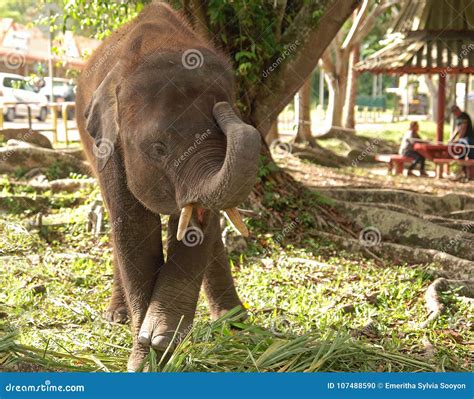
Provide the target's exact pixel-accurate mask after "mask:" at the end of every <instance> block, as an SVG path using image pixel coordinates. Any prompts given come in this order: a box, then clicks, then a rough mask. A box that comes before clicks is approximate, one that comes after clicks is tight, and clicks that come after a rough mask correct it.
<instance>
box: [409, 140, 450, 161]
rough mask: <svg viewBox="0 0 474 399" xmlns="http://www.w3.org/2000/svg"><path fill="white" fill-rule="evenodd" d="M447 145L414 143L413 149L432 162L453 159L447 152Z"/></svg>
mask: <svg viewBox="0 0 474 399" xmlns="http://www.w3.org/2000/svg"><path fill="white" fill-rule="evenodd" d="M448 148H449V147H448V145H447V144H439V143H438V144H434V143H415V144H414V145H413V149H414V150H415V151H416V152H418V153H419V154H421V155H422V156H423V157H424V158H426V159H429V160H430V161H433V160H434V159H449V158H451V159H453V157H451V156H450V154H449V151H448Z"/></svg>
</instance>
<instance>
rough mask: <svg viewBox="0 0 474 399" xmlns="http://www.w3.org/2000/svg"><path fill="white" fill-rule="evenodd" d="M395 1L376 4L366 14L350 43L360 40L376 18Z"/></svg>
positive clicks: (375, 21) (372, 25)
mask: <svg viewBox="0 0 474 399" xmlns="http://www.w3.org/2000/svg"><path fill="white" fill-rule="evenodd" d="M397 3H398V2H397V1H387V2H386V3H380V4H378V5H376V6H375V7H374V9H373V10H372V12H371V13H370V14H369V15H368V16H367V18H366V19H365V21H364V23H363V24H362V25H361V26H360V28H359V29H358V30H357V31H356V32H355V35H354V37H353V38H352V43H358V42H360V41H362V40H363V39H364V38H365V37H366V36H367V35H368V34H369V33H370V31H371V30H372V29H373V28H374V26H375V24H376V23H377V18H378V17H379V16H380V15H382V14H383V13H384V12H385V11H387V10H388V9H389V8H391V7H393V6H394V5H395V4H397ZM352 43H351V44H352Z"/></svg>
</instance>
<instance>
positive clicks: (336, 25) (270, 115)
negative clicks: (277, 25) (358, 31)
mask: <svg viewBox="0 0 474 399" xmlns="http://www.w3.org/2000/svg"><path fill="white" fill-rule="evenodd" d="M315 4H316V3H314V2H308V3H305V6H303V7H302V9H301V12H300V13H299V15H297V16H296V18H295V19H294V21H293V23H292V26H291V27H289V28H288V29H286V31H285V32H284V33H283V34H282V38H281V39H282V41H283V42H284V43H296V44H298V43H299V44H298V47H297V51H295V53H294V54H291V57H288V58H287V59H285V61H284V62H283V63H282V64H281V65H279V67H278V70H277V71H276V73H272V74H271V75H270V76H269V77H268V78H267V79H266V80H265V81H264V82H263V84H262V85H260V86H259V89H258V90H257V91H256V93H257V94H256V96H255V98H253V99H251V100H252V101H251V104H252V107H251V108H249V112H248V113H247V115H244V118H245V119H246V120H247V121H249V122H251V123H253V124H254V125H255V126H256V127H257V128H258V129H259V130H260V132H262V134H263V135H266V133H267V132H268V130H269V129H270V127H271V125H272V123H273V122H274V121H275V119H276V118H277V117H278V115H279V113H280V112H281V111H283V109H284V108H285V106H286V105H287V104H288V103H289V102H290V101H291V99H292V98H293V96H294V95H295V94H296V93H297V91H298V89H299V88H300V87H301V85H302V84H303V82H304V80H306V79H307V78H308V76H309V75H310V74H311V72H312V71H313V70H314V68H315V67H316V65H317V63H318V60H319V59H320V57H321V55H322V53H323V52H324V50H325V49H326V47H327V46H328V45H329V43H330V42H331V40H332V39H333V38H334V36H335V35H336V34H337V32H338V31H339V29H340V27H341V26H342V24H343V23H344V22H345V21H346V20H347V19H348V17H349V16H350V15H351V14H352V12H353V11H354V9H355V8H356V6H357V5H358V4H359V1H358V0H351V1H348V0H336V1H333V2H329V3H328V4H327V6H326V7H325V13H324V16H323V17H321V18H320V20H319V22H318V25H317V26H316V27H315V28H312V29H309V30H308V29H305V27H307V26H311V20H312V19H313V17H312V13H311V9H313V8H315ZM314 43H318V45H317V46H315V45H314Z"/></svg>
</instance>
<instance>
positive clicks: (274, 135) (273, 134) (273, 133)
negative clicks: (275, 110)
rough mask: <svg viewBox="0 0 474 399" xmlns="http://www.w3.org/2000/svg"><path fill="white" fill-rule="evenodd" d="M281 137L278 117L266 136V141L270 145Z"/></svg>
mask: <svg viewBox="0 0 474 399" xmlns="http://www.w3.org/2000/svg"><path fill="white" fill-rule="evenodd" d="M279 138H280V134H279V133H278V118H277V119H275V121H274V122H273V123H272V126H271V127H270V130H269V131H268V133H267V135H266V136H265V141H266V143H267V144H268V145H271V144H272V143H273V142H274V141H276V140H278V139H279Z"/></svg>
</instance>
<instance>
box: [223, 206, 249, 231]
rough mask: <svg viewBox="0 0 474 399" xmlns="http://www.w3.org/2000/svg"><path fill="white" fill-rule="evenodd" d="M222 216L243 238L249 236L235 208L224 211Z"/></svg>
mask: <svg viewBox="0 0 474 399" xmlns="http://www.w3.org/2000/svg"><path fill="white" fill-rule="evenodd" d="M224 215H225V217H226V218H227V220H228V221H229V222H230V224H231V225H232V227H233V228H234V229H235V230H237V231H238V232H239V233H240V234H242V235H243V236H244V237H248V236H249V231H248V229H247V226H245V223H244V221H243V220H242V216H240V213H239V211H238V210H237V208H229V209H224Z"/></svg>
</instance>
